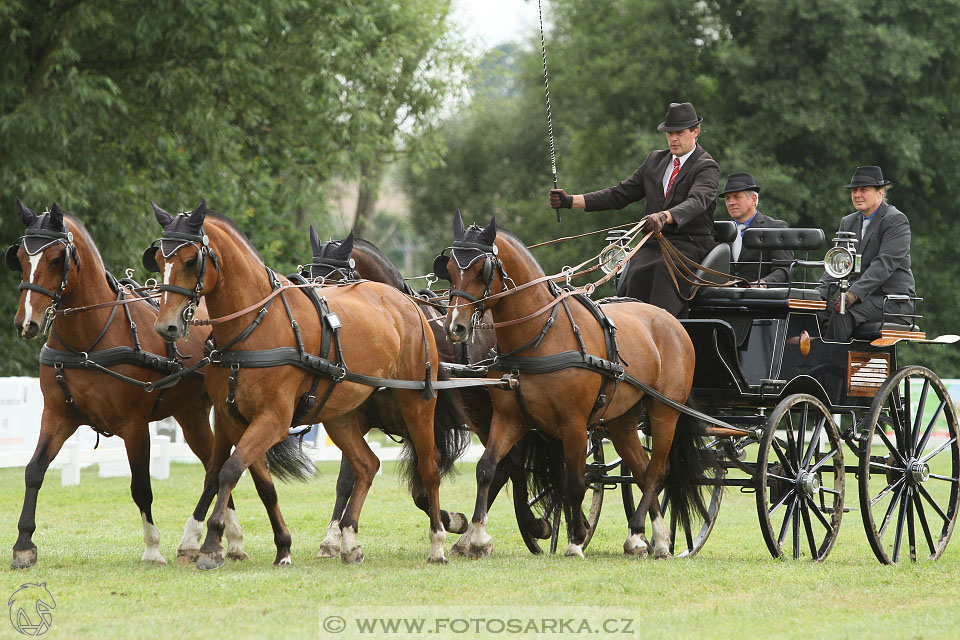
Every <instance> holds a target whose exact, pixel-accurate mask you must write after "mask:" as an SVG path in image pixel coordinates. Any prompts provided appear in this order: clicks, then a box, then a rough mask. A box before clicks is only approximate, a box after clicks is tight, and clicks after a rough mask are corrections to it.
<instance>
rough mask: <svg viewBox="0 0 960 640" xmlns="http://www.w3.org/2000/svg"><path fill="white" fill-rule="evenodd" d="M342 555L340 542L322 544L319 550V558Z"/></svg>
mask: <svg viewBox="0 0 960 640" xmlns="http://www.w3.org/2000/svg"><path fill="white" fill-rule="evenodd" d="M339 555H340V543H339V542H338V543H337V544H321V545H320V550H319V551H317V555H316V557H317V558H336V557H337V556H339Z"/></svg>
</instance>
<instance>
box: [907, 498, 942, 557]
mask: <svg viewBox="0 0 960 640" xmlns="http://www.w3.org/2000/svg"><path fill="white" fill-rule="evenodd" d="M913 504H914V507H915V508H916V510H917V517H918V518H919V519H920V528H921V529H923V537H924V538H926V539H927V547H928V548H929V549H930V555H933V554H935V553H936V552H937V549H936V547H935V546H934V544H933V536H932V535H930V525H929V524H927V514H926V513H925V512H924V510H923V501H922V500H921V499H920V496H919V494H917V493H915V494H913Z"/></svg>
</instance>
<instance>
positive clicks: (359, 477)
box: [325, 412, 380, 564]
mask: <svg viewBox="0 0 960 640" xmlns="http://www.w3.org/2000/svg"><path fill="white" fill-rule="evenodd" d="M325 426H326V427H327V434H329V436H330V439H331V440H333V443H334V444H335V445H337V447H338V448H339V449H340V451H341V452H342V453H343V456H344V457H345V458H347V460H348V461H349V462H350V468H351V469H352V470H353V478H354V480H353V491H351V492H350V500H349V502H347V507H346V509H345V510H344V512H343V517H342V518H341V519H340V559H341V560H342V561H343V562H344V564H360V563H361V562H363V548H362V547H361V546H360V545H359V544H358V543H357V534H358V532H359V520H360V510H361V509H362V508H363V501H364V500H365V499H366V497H367V492H368V491H369V490H370V486H371V485H372V484H373V478H374V476H376V475H377V470H378V469H380V459H379V458H377V456H376V455H375V454H374V453H373V451H371V450H370V445H368V444H367V441H366V440H364V439H363V433H364V432H363V430H362V429H361V428H360V427H359V419H358V416H357V415H356V413H355V412H354V413H350V414H347V415H345V416H343V417H340V418H337V419H336V420H330V421H327V422H326V423H325Z"/></svg>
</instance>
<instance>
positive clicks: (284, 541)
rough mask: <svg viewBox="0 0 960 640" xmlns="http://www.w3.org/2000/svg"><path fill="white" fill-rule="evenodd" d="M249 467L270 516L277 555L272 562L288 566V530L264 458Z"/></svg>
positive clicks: (276, 564)
mask: <svg viewBox="0 0 960 640" xmlns="http://www.w3.org/2000/svg"><path fill="white" fill-rule="evenodd" d="M249 468H250V477H251V478H253V484H254V486H255V487H256V488H257V494H258V495H259V496H260V501H261V502H262V503H263V506H264V508H265V509H266V510H267V517H268V518H270V526H271V527H273V542H274V544H275V545H276V546H277V557H276V558H275V559H274V561H273V564H274V566H278V567H284V566H286V567H289V566H290V565H291V564H292V562H291V560H290V542H291V539H290V531H289V530H288V529H287V525H286V523H284V521H283V514H281V513H280V506H279V504H278V502H277V490H276V487H274V485H273V479H272V478H271V477H270V472H269V471H268V470H267V465H266V459H265V458H264V457H263V456H261V457H260V458H258V459H257V460H255V461H254V462H253V464H251V465H250V467H249Z"/></svg>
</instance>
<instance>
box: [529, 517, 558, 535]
mask: <svg viewBox="0 0 960 640" xmlns="http://www.w3.org/2000/svg"><path fill="white" fill-rule="evenodd" d="M537 524H538V525H539V529H534V530H532V531H530V534H531V535H532V536H533V537H535V538H537V539H539V540H549V539H550V536H552V535H553V527H551V526H550V523H549V522H547V520H546V519H545V518H537Z"/></svg>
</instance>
